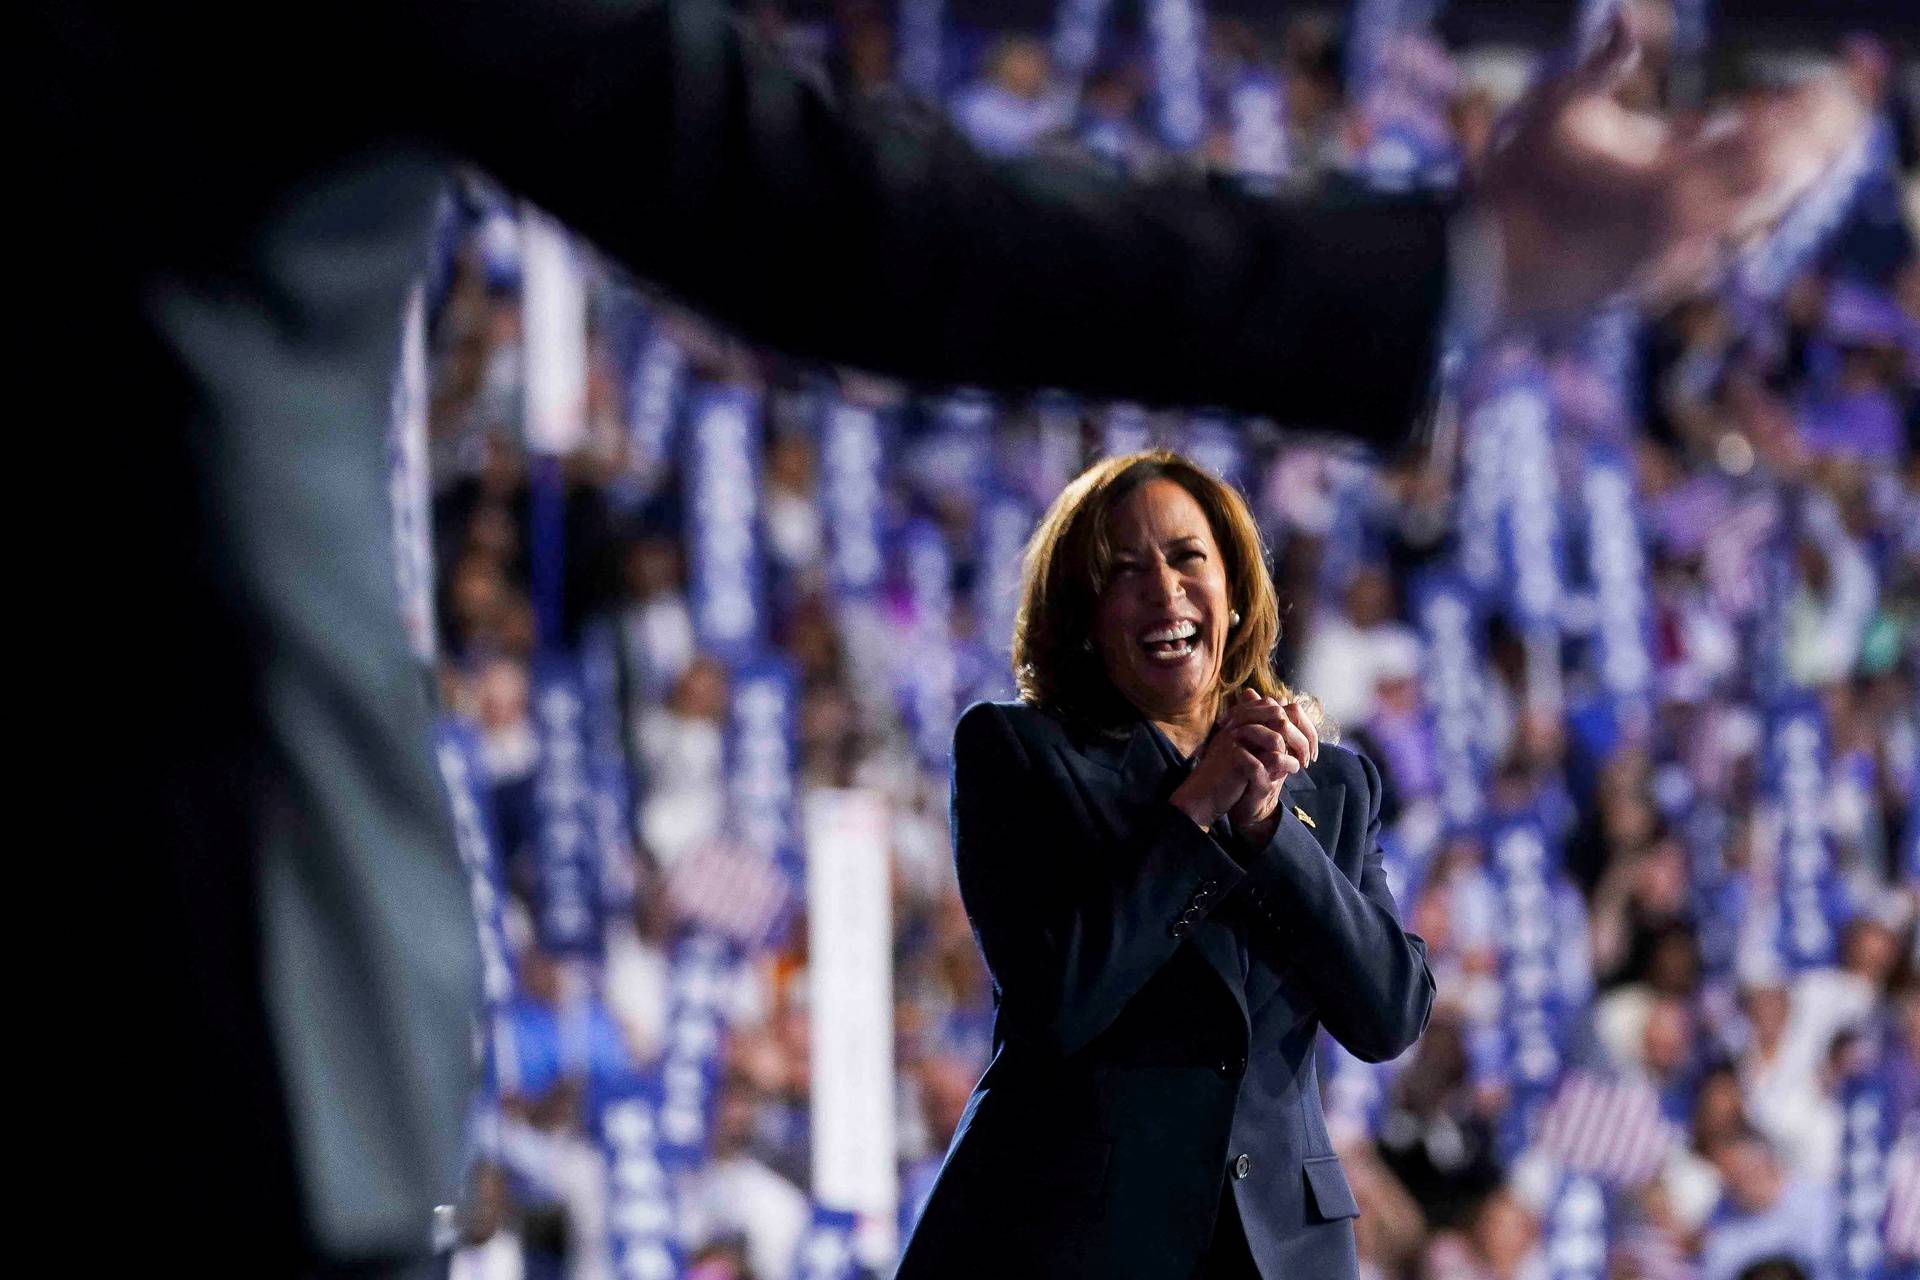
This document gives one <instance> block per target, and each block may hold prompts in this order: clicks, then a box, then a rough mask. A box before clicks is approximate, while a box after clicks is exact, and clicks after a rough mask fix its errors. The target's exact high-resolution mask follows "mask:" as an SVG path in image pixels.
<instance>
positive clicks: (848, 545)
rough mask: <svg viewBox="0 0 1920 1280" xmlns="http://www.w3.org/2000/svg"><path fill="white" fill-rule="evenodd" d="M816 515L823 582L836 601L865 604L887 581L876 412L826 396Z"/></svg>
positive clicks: (822, 404) (881, 451)
mask: <svg viewBox="0 0 1920 1280" xmlns="http://www.w3.org/2000/svg"><path fill="white" fill-rule="evenodd" d="M819 429H820V470H819V494H820V514H821V518H822V523H824V524H825V526H826V533H827V581H828V584H829V585H830V586H831V587H832V589H833V593H834V596H835V598H836V599H837V600H839V601H841V602H843V603H844V602H849V601H857V600H869V599H871V598H873V597H874V596H876V595H878V594H879V591H880V587H881V584H882V582H883V581H884V580H885V577H886V559H885V554H884V551H883V549H882V546H881V533H880V530H881V503H882V500H883V494H882V491H881V461H882V458H883V457H884V448H883V437H882V435H881V424H880V412H879V410H877V409H873V408H869V407H867V406H865V405H858V404H850V403H848V402H847V401H845V400H843V399H841V398H840V397H839V396H838V395H834V394H829V395H825V396H822V397H821V401H820V424H819Z"/></svg>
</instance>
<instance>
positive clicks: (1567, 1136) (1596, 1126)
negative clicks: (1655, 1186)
mask: <svg viewBox="0 0 1920 1280" xmlns="http://www.w3.org/2000/svg"><path fill="white" fill-rule="evenodd" d="M1677 1134H1678V1126H1676V1125H1675V1124H1673V1123H1672V1122H1671V1121H1669V1120H1668V1119H1666V1118H1665V1117H1664V1116H1662V1115H1661V1114H1660V1097H1659V1095H1658V1094H1657V1093H1655V1092H1654V1090H1653V1087H1652V1086H1651V1085H1648V1084H1645V1083H1643V1082H1640V1081H1632V1080H1609V1079H1606V1078H1605V1077H1602V1076H1598V1075H1594V1074H1592V1073H1591V1072H1586V1071H1573V1072H1569V1073H1568V1074H1567V1076H1566V1078H1565V1079H1564V1080H1562V1081H1561V1083H1560V1088H1559V1091H1558V1092H1557V1093H1555V1094H1554V1098H1553V1101H1552V1102H1551V1103H1549V1104H1548V1106H1547V1110H1546V1114H1545V1115H1543V1116H1542V1117H1541V1120H1540V1145H1541V1147H1542V1148H1544V1149H1545V1150H1546V1151H1547V1152H1548V1153H1549V1154H1551V1155H1552V1156H1554V1157H1555V1158H1556V1159H1558V1160H1559V1161H1560V1163H1561V1164H1563V1165H1565V1166H1566V1167H1567V1168H1569V1169H1575V1170H1578V1171H1579V1172H1581V1173H1589V1174H1592V1175H1593V1176H1594V1177H1596V1178H1599V1179H1601V1180H1602V1181H1605V1182H1611V1183H1616V1184H1619V1185H1623V1186H1635V1185H1638V1184H1639V1183H1642V1182H1645V1181H1647V1180H1648V1179H1649V1178H1651V1177H1653V1175H1654V1174H1655V1173H1656V1172H1658V1171H1659V1168H1660V1163H1661V1161H1663V1160H1665V1159H1666V1155H1667V1151H1668V1150H1669V1148H1671V1147H1672V1145H1673V1141H1674V1138H1675V1137H1676V1136H1677Z"/></svg>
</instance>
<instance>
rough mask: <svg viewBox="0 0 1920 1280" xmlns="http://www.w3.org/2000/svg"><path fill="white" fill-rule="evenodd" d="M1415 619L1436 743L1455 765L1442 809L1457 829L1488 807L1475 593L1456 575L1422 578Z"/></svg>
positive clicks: (1443, 788)
mask: <svg viewBox="0 0 1920 1280" xmlns="http://www.w3.org/2000/svg"><path fill="white" fill-rule="evenodd" d="M1411 597H1412V601H1413V618H1414V622H1415V624H1416V625H1417V626H1418V627H1419V628H1420V633H1421V636H1422V637H1423V638H1424V639H1425V641H1426V669H1425V672H1424V677H1425V693H1426V701H1427V705H1428V706H1429V707H1430V708H1431V709H1432V711H1433V723H1434V745H1435V747H1436V749H1437V750H1438V753H1439V756H1440V758H1441V759H1443V760H1448V761H1452V762H1453V767H1452V768H1449V769H1444V770H1442V771H1441V785H1440V808H1441V812H1442V813H1443V814H1444V815H1445V817H1446V820H1447V821H1448V822H1449V823H1450V824H1452V825H1455V826H1470V825H1472V824H1473V823H1475V822H1478V821H1479V819H1480V817H1481V816H1482V814H1483V813H1484V812H1485V808H1486V800H1485V794H1486V779H1487V772H1488V769H1489V768H1490V767H1491V762H1490V761H1489V760H1488V759H1487V758H1486V757H1487V745H1486V733H1485V731H1484V730H1485V718H1486V710H1485V708H1486V699H1485V697H1484V695H1483V692H1482V680H1483V676H1482V674H1481V673H1482V671H1483V669H1484V667H1483V658H1482V655H1481V652H1480V648H1481V641H1480V634H1481V625H1482V619H1481V615H1480V610H1479V607H1478V605H1477V604H1476V602H1475V593H1474V591H1473V588H1472V587H1471V586H1470V585H1469V584H1468V582H1467V580H1466V579H1465V578H1464V577H1463V576H1461V575H1460V574H1456V573H1446V572H1434V573H1428V574H1424V575H1422V576H1421V577H1420V578H1419V579H1418V580H1416V581H1415V582H1414V584H1413V586H1412V590H1411Z"/></svg>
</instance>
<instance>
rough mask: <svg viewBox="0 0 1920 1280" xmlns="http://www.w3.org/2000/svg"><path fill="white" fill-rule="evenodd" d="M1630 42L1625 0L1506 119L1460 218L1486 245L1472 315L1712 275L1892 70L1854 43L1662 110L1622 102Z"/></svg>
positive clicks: (1770, 215) (1582, 302) (1575, 301)
mask: <svg viewBox="0 0 1920 1280" xmlns="http://www.w3.org/2000/svg"><path fill="white" fill-rule="evenodd" d="M1640 47H1641V37H1640V33H1639V32H1638V31H1637V30H1636V20H1635V19H1634V18H1633V16H1632V10H1631V7H1630V6H1621V7H1620V8H1619V9H1618V10H1616V11H1615V13H1614V16H1613V17H1612V18H1611V19H1610V20H1609V22H1608V24H1607V26H1606V27H1605V28H1604V29H1603V30H1602V33H1601V35H1600V36H1599V38H1598V39H1597V40H1596V41H1595V43H1594V46H1593V48H1592V49H1591V50H1590V51H1589V52H1588V54H1587V55H1586V57H1585V58H1584V59H1583V60H1582V61H1581V62H1580V64H1579V65H1578V66H1576V67H1574V68H1573V69H1572V70H1571V71H1569V72H1568V73H1566V74H1565V75H1561V76H1552V77H1547V78H1545V79H1543V80H1542V81H1541V82H1540V83H1539V84H1538V85H1536V86H1535V88H1534V89H1533V90H1532V91H1531V92H1530V93H1529V94H1528V95H1527V97H1525V98H1524V99H1523V100H1522V101H1521V102H1520V103H1519V104H1518V105H1517V106H1516V108H1515V109H1514V111H1513V112H1512V113H1511V114H1510V115H1509V116H1508V118H1507V120H1506V121H1505V122H1504V123H1503V126H1502V129H1501V132H1500V135H1499V136H1498V137H1496V139H1495V141H1494V144H1493V147H1492V149H1491V151H1490V152H1489V154H1488V157H1487V160H1486V163H1485V164H1484V166H1483V167H1482V169H1481V171H1480V172H1479V173H1478V174H1477V175H1475V177H1474V180H1473V181H1472V182H1471V183H1470V186H1469V197H1470V198H1469V201H1468V209H1469V210H1470V213H1469V216H1468V217H1466V218H1464V219H1463V220H1462V224H1461V225H1462V226H1463V227H1465V228H1469V229H1470V230H1469V232H1468V237H1469V238H1468V243H1469V244H1473V243H1474V240H1473V239H1472V237H1473V236H1476V235H1477V236H1479V237H1482V239H1480V240H1479V242H1478V243H1479V245H1480V246H1481V247H1482V248H1483V249H1484V250H1486V251H1485V252H1477V253H1476V252H1472V251H1469V253H1468V255H1467V257H1466V259H1464V261H1466V262H1467V263H1468V264H1469V265H1468V267H1467V269H1466V276H1467V278H1468V279H1469V280H1470V281H1471V283H1470V284H1468V285H1467V286H1466V287H1467V289H1468V292H1469V294H1470V295H1471V296H1472V299H1473V303H1474V306H1473V310H1474V312H1475V313H1477V314H1479V315H1483V316H1487V317H1489V318H1491V317H1493V316H1498V315H1506V316H1527V317H1536V318H1537V317H1552V316H1556V315H1571V314H1575V313H1578V312H1580V311H1582V310H1584V309H1590V308H1592V307H1594V306H1596V305H1599V304H1601V303H1603V302H1605V301H1607V300H1608V299H1609V298H1613V297H1617V296H1622V295H1631V296H1637V297H1639V298H1640V299H1642V300H1644V301H1648V302H1656V303H1657V302H1661V301H1670V300H1672V299H1674V298H1676V297H1678V296H1680V295H1681V294H1683V293H1685V292H1687V291H1689V290H1693V289H1697V288H1699V287H1701V286H1703V285H1705V284H1707V283H1709V282H1711V281H1712V280H1713V279H1714V278H1715V277H1716V276H1718V275H1719V274H1720V273H1722V272H1723V271H1724V270H1725V269H1726V268H1727V266H1728V265H1729V264H1730V263H1731V262H1732V260H1733V258H1734V256H1735V255H1736V253H1737V252H1738V251H1739V250H1740V249H1741V248H1742V247H1744V246H1745V245H1747V244H1748V243H1750V242H1751V241H1752V240H1753V239H1754V238H1755V237H1757V236H1759V235H1760V234H1761V233H1763V232H1765V231H1766V230H1767V229H1768V228H1769V227H1770V226H1772V225H1773V224H1774V223H1775V222H1776V221H1777V220H1778V219H1779V218H1780V217H1781V216H1782V215H1783V214H1784V213H1785V212H1786V210H1787V209H1788V208H1789V207H1790V206H1791V205H1792V204H1793V203H1794V202H1795V201H1796V200H1798V199H1799V198H1800V197H1801V196H1803V195H1805V194H1806V193H1807V191H1808V190H1809V189H1810V188H1812V187H1813V185H1814V184H1815V183H1816V182H1817V181H1818V180H1819V179H1820V178H1821V177H1822V175H1824V174H1825V173H1827V172H1828V171H1829V168H1830V166H1831V165H1832V164H1833V163H1834V162H1835V161H1836V160H1838V159H1839V158H1840V157H1841V156H1842V155H1843V154H1844V152H1845V150H1846V148H1847V146H1848V144H1849V143H1850V142H1852V141H1853V140H1854V139H1855V138H1857V137H1859V136H1860V134H1861V131H1862V129H1863V127H1864V124H1865V121H1866V118H1867V114H1868V112H1869V111H1870V110H1871V109H1872V106H1873V104H1874V102H1875V100H1876V99H1877V98H1878V97H1879V96H1880V95H1881V94H1882V93H1883V92H1884V86H1885V80H1886V76H1885V69H1884V65H1883V64H1882V63H1880V62H1878V61H1876V59H1875V58H1874V57H1873V56H1871V52H1870V51H1857V52H1856V53H1855V54H1854V55H1852V56H1850V57H1849V58H1848V59H1847V61H1846V63H1845V64H1844V66H1843V67H1842V68H1841V69H1840V70H1838V71H1835V72H1832V73H1829V74H1825V75H1821V76H1818V77H1815V78H1812V79H1810V80H1808V81H1807V82H1806V83H1804V84H1802V85H1800V86H1798V87H1796V88H1795V89H1793V90H1791V91H1790V92H1785V93H1781V94H1778V95H1775V96H1773V97H1770V98H1768V99H1766V100H1763V101H1757V102H1754V103H1751V104H1749V105H1747V106H1746V107H1745V108H1744V109H1742V110H1740V111H1737V112H1726V113H1719V114H1714V115H1711V116H1707V117H1704V118H1685V119H1669V118H1664V117H1660V116H1655V115H1651V114H1648V113H1646V112H1643V111H1636V110H1632V109H1630V108H1629V107H1627V106H1626V105H1624V104H1623V103H1622V102H1621V101H1620V99H1619V95H1618V90H1619V88H1620V86H1621V85H1622V83H1623V82H1624V80H1625V79H1626V78H1627V76H1628V74H1629V73H1630V72H1631V71H1632V69H1633V68H1634V66H1635V65H1636V63H1637V62H1638V60H1639V57H1640ZM1492 262H1497V263H1498V264H1499V266H1498V268H1497V269H1480V268H1476V267H1475V266H1474V265H1472V264H1474V263H1479V264H1481V265H1482V267H1484V266H1485V264H1488V263H1492ZM1490 275H1497V277H1498V279H1497V280H1495V279H1491V278H1489V276H1490Z"/></svg>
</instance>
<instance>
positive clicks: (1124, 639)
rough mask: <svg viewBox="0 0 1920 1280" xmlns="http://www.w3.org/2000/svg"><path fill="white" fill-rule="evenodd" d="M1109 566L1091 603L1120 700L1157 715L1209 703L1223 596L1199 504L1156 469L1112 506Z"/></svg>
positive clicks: (1173, 716) (1222, 568)
mask: <svg viewBox="0 0 1920 1280" xmlns="http://www.w3.org/2000/svg"><path fill="white" fill-rule="evenodd" d="M1112 522H1113V523H1112V527H1111V528H1110V529H1109V530H1108V531H1107V532H1108V539H1109V541H1110V543H1111V544H1112V547H1113V566H1112V572H1111V575H1110V577H1109V579H1108V582H1107V587H1106V590H1105V591H1104V592H1102V593H1101V596H1100V600H1099V602H1098V604H1097V605H1096V607H1095V612H1094V632H1095V634H1094V638H1093V639H1094V647H1095V648H1096V649H1097V650H1098V651H1099V654H1100V660H1101V662H1102V663H1103V664H1104V665H1105V667H1106V670H1107V678H1108V679H1110V680H1112V681H1113V685H1114V687H1115V688H1116V689H1118V690H1119V691H1120V693H1121V695H1122V696H1123V697H1125V698H1126V699H1127V701H1129V702H1131V703H1132V704H1133V705H1134V706H1135V707H1137V708H1139V709H1140V710H1141V711H1143V712H1145V713H1146V714H1147V715H1148V716H1150V717H1152V718H1153V719H1155V720H1178V719H1183V718H1186V717H1189V716H1191V715H1193V714H1195V713H1196V712H1202V713H1204V711H1205V710H1206V709H1207V708H1208V707H1209V704H1210V701H1211V699H1212V697H1213V693H1214V689H1215V685H1216V684H1217V682H1218V680H1219V677H1220V658H1221V654H1222V653H1223V652H1224V651H1225V649H1226V644H1227V620H1228V614H1229V612H1230V611H1231V608H1232V606H1231V604H1230V603H1229V597H1228V594H1227V570H1226V565H1225V564H1224V563H1223V562H1222V560H1221V558H1220V547H1219V545H1218V544H1217V543H1216V542H1215V541H1214V538H1213V529H1212V528H1211V527H1210V526H1209V525H1208V523H1207V516H1206V512H1204V511H1202V510H1201V509H1200V504H1199V503H1198V502H1196V501H1194V499H1193V495H1191V494H1189V493H1188V492H1187V491H1186V490H1185V489H1183V488H1181V487H1180V486H1179V485H1178V484H1177V483H1175V482H1174V481H1172V480H1168V479H1166V478H1164V477H1161V478H1157V479H1153V480H1149V481H1147V482H1146V483H1145V484H1143V485H1141V486H1140V487H1139V488H1137V489H1135V490H1134V491H1133V492H1132V493H1130V494H1128V495H1127V497H1126V498H1125V499H1124V500H1123V501H1122V502H1121V504H1120V505H1119V506H1118V507H1117V508H1115V510H1114V512H1113V515H1112Z"/></svg>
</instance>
